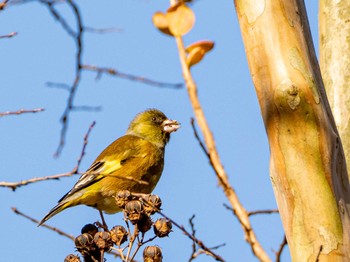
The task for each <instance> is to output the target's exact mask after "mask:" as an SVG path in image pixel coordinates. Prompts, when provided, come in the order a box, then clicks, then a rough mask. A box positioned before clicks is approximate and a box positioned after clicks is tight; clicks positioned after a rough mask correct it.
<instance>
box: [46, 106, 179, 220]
mask: <svg viewBox="0 0 350 262" xmlns="http://www.w3.org/2000/svg"><path fill="white" fill-rule="evenodd" d="M179 127H180V124H179V123H178V122H177V121H176V120H169V119H168V118H167V117H166V116H165V115H164V114H163V113H162V112H161V111H159V110H157V109H149V110H146V111H144V112H141V113H139V114H138V115H137V116H136V117H135V118H134V119H133V120H132V121H131V123H130V125H129V128H128V130H127V132H126V135H124V136H122V137H120V138H119V139H117V140H116V141H114V142H113V143H112V144H110V145H109V146H108V147H107V148H106V149H105V150H104V151H103V152H102V153H101V154H100V155H99V156H98V157H97V158H96V160H95V161H94V162H93V164H92V165H91V166H90V168H89V169H88V170H87V171H86V172H85V173H84V174H83V175H82V176H81V177H80V178H79V180H78V182H77V183H76V184H75V185H74V187H73V188H72V189H71V190H70V191H69V192H68V193H67V194H66V195H64V196H63V197H62V198H61V199H60V200H59V201H58V204H57V205H56V206H55V207H54V208H53V209H52V210H51V211H50V212H49V213H48V214H47V215H46V216H45V217H44V218H43V219H42V221H41V222H40V225H41V224H42V223H44V222H45V221H47V220H48V219H50V218H51V217H52V216H54V215H56V214H57V213H59V212H61V211H62V210H64V209H66V208H69V207H72V206H76V205H81V204H84V205H88V206H91V207H95V208H96V209H98V210H100V211H104V212H106V213H116V212H119V211H120V210H119V208H118V207H117V206H116V204H115V199H114V197H115V195H116V193H117V192H118V191H120V190H129V191H131V192H137V193H145V194H149V193H151V192H152V190H153V189H154V187H155V186H156V184H157V183H158V181H159V178H160V176H161V174H162V171H163V167H164V149H165V145H166V144H167V143H168V141H169V138H170V133H171V132H174V131H176V130H177V129H178V128H179ZM128 178H131V179H128ZM138 181H145V182H147V183H148V184H147V185H146V184H141V183H138Z"/></svg>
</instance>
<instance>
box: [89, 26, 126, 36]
mask: <svg viewBox="0 0 350 262" xmlns="http://www.w3.org/2000/svg"><path fill="white" fill-rule="evenodd" d="M84 30H85V32H89V33H94V34H106V33H120V32H123V29H121V28H118V27H111V28H93V27H88V26H85V27H84Z"/></svg>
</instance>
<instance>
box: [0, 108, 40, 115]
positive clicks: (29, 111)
mask: <svg viewBox="0 0 350 262" xmlns="http://www.w3.org/2000/svg"><path fill="white" fill-rule="evenodd" d="M44 110H45V109H44V108H42V107H41V108H36V109H29V110H28V109H20V110H17V111H7V112H3V113H0V117H2V116H8V115H21V114H25V113H38V112H42V111H44Z"/></svg>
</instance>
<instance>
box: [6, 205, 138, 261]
mask: <svg viewBox="0 0 350 262" xmlns="http://www.w3.org/2000/svg"><path fill="white" fill-rule="evenodd" d="M11 209H12V211H13V212H14V213H15V214H17V215H20V216H22V217H24V218H26V219H28V220H30V221H32V222H33V223H35V224H37V225H38V224H39V223H40V221H39V220H37V219H35V218H32V217H30V216H28V215H26V214H24V213H22V212H21V211H19V210H18V209H17V208H16V207H11ZM40 227H45V228H47V229H50V230H52V231H54V232H56V233H58V234H59V235H61V236H65V237H67V238H69V239H70V240H72V241H74V240H75V237H74V236H73V235H70V234H68V233H66V232H64V231H62V230H60V229H58V228H56V227H52V226H48V225H47V224H42V225H41V226H40ZM107 252H108V254H111V255H114V256H116V257H121V256H120V254H119V253H117V252H113V251H112V250H110V251H107ZM135 262H136V261H135Z"/></svg>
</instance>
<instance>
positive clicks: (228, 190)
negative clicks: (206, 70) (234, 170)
mask: <svg viewBox="0 0 350 262" xmlns="http://www.w3.org/2000/svg"><path fill="white" fill-rule="evenodd" d="M170 2H171V3H172V4H176V1H173V0H171V1H170ZM174 38H175V40H176V44H177V49H178V53H179V58H180V62H181V67H182V74H183V77H184V79H185V83H186V89H187V93H188V96H189V98H190V101H191V104H192V108H193V111H194V114H195V117H196V120H197V122H198V125H199V127H200V129H201V132H202V134H203V137H204V144H205V145H206V146H205V147H203V146H202V145H201V147H202V149H203V150H204V149H205V152H206V155H207V157H208V159H209V161H210V164H211V166H212V168H213V170H214V172H215V174H216V177H217V179H218V180H219V185H220V186H221V187H222V189H223V191H224V193H225V195H226V197H227V199H228V200H229V202H230V204H231V206H232V208H233V209H234V210H235V214H236V216H237V218H238V220H239V222H240V223H241V225H242V228H243V229H244V232H245V239H246V241H247V242H248V243H249V244H250V246H251V249H252V252H253V254H254V255H255V256H256V257H257V258H258V259H260V260H261V261H271V259H270V258H269V256H268V254H267V253H266V251H265V250H264V248H263V247H262V246H261V244H260V242H259V241H258V239H257V237H256V235H255V233H254V231H253V229H252V227H251V225H250V220H249V216H248V212H247V211H246V210H245V208H244V206H243V205H242V204H241V202H240V200H239V198H238V196H237V194H236V192H235V190H234V189H233V187H232V186H231V185H230V182H229V180H228V175H227V173H226V171H225V169H224V167H223V165H222V163H221V159H220V156H219V153H218V151H217V149H216V145H215V139H214V136H213V133H212V131H211V129H210V128H209V125H208V122H207V119H206V117H205V115H204V111H203V109H202V106H201V104H200V101H199V99H198V96H197V93H198V91H197V85H196V83H195V82H194V80H193V77H192V74H191V71H190V68H189V65H188V63H187V54H186V49H185V46H184V43H183V40H182V37H181V36H174ZM197 139H198V141H200V140H199V137H198V136H197ZM202 144H203V143H202Z"/></svg>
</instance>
